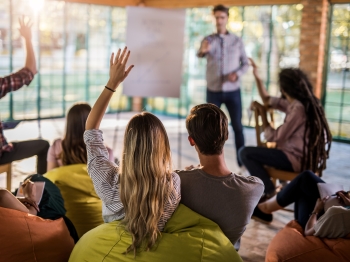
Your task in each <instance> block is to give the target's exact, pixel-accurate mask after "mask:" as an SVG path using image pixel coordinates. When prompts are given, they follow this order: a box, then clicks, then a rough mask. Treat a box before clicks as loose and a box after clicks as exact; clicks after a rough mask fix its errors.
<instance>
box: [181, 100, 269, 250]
mask: <svg viewBox="0 0 350 262" xmlns="http://www.w3.org/2000/svg"><path fill="white" fill-rule="evenodd" d="M186 128H187V131H188V133H189V137H188V139H189V142H190V144H191V146H194V147H195V149H196V151H197V153H198V156H199V159H200V164H201V168H200V169H194V170H189V171H180V172H177V173H178V174H179V176H180V179H181V203H183V204H185V205H186V206H187V207H189V208H190V209H192V210H193V211H195V212H197V213H199V214H201V215H202V216H205V217H207V218H209V219H211V220H213V221H214V222H216V223H217V224H218V225H219V226H220V228H221V229H222V231H223V232H224V234H225V235H226V236H227V237H228V238H229V239H230V241H231V242H232V244H236V242H237V240H239V239H240V237H241V236H242V234H243V233H244V231H245V228H246V225H247V224H248V223H249V221H250V218H251V215H252V213H253V210H254V208H255V206H256V205H257V203H258V201H259V199H260V197H261V195H262V193H263V191H264V184H263V182H262V181H261V180H260V179H259V178H257V177H252V176H251V177H244V176H239V175H236V174H234V173H232V172H231V171H230V170H229V169H228V168H227V166H226V163H225V158H224V154H223V147H224V144H225V142H226V140H227V138H228V120H227V117H226V116H225V114H224V113H223V112H222V111H221V110H220V108H218V107H217V106H215V105H213V104H202V105H198V106H195V107H194V108H192V110H191V112H190V114H189V115H188V117H187V119H186ZM235 247H236V249H238V245H235Z"/></svg>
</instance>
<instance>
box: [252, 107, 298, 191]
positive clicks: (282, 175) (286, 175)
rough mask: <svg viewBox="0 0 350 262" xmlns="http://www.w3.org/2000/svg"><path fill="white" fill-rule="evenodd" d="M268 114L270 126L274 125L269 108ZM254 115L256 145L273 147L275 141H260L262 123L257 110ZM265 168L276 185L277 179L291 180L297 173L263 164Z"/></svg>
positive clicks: (271, 111)
mask: <svg viewBox="0 0 350 262" xmlns="http://www.w3.org/2000/svg"><path fill="white" fill-rule="evenodd" d="M267 114H268V116H269V117H270V124H271V126H273V125H274V118H273V110H269V111H268V112H267ZM254 117H255V131H256V142H257V145H258V146H260V147H267V148H275V147H276V143H274V142H272V143H271V142H264V141H261V133H262V132H263V131H264V129H263V126H262V124H260V122H262V121H260V120H261V115H260V114H259V110H254ZM265 169H266V171H267V173H268V174H269V176H270V177H271V180H272V182H273V183H274V185H275V186H276V183H277V179H279V180H284V181H291V180H293V179H294V178H295V177H296V176H297V175H298V174H299V173H295V172H288V171H283V170H279V169H276V168H273V167H268V166H265Z"/></svg>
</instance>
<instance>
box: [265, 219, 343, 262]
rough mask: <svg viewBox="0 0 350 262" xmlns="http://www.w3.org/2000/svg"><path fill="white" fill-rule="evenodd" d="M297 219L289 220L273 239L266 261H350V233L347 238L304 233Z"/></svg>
mask: <svg viewBox="0 0 350 262" xmlns="http://www.w3.org/2000/svg"><path fill="white" fill-rule="evenodd" d="M303 231H304V230H303V228H302V227H301V226H300V225H299V224H298V222H297V221H295V220H293V221H291V222H289V223H288V224H287V225H286V226H285V227H284V228H283V229H282V230H281V231H279V232H278V233H277V235H276V236H275V237H274V238H273V239H272V241H271V243H270V245H269V246H268V248H267V251H266V258H265V261H266V262H276V261H288V262H297V261H298V262H300V261H307V262H313V261H314V262H320V261H337V262H343V261H344V262H345V261H350V234H349V235H347V236H346V237H345V238H333V239H330V238H319V237H314V236H307V237H305V236H304V235H303Z"/></svg>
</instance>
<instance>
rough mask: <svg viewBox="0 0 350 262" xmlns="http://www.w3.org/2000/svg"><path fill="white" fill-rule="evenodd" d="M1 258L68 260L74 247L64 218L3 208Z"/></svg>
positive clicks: (13, 261)
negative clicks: (39, 215)
mask: <svg viewBox="0 0 350 262" xmlns="http://www.w3.org/2000/svg"><path fill="white" fill-rule="evenodd" d="M0 236H1V237H0V261H4V262H5V261H6V262H24V261H25V262H67V261H68V259H69V255H70V253H71V252H72V250H73V247H74V240H73V238H71V236H70V234H69V231H68V228H67V226H66V224H65V222H64V220H63V218H59V219H56V220H49V219H42V218H40V217H38V216H33V215H30V214H28V213H25V212H21V211H18V210H13V209H8V208H2V207H0Z"/></svg>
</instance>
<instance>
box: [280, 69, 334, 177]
mask: <svg viewBox="0 0 350 262" xmlns="http://www.w3.org/2000/svg"><path fill="white" fill-rule="evenodd" d="M279 83H280V88H281V91H282V92H284V93H286V94H288V95H289V96H290V97H291V98H294V99H296V100H298V101H300V102H301V103H302V104H303V106H304V108H305V114H306V116H307V121H306V128H305V133H304V149H303V162H302V169H303V170H312V171H313V172H315V173H318V174H319V176H322V171H323V170H324V169H326V167H327V166H326V160H327V159H328V157H329V150H330V148H331V143H332V134H331V132H330V129H329V126H328V123H327V119H326V116H325V113H324V110H323V107H322V105H321V103H320V100H319V99H318V98H317V97H316V96H315V95H314V93H313V87H312V85H311V83H310V81H309V79H308V77H307V76H306V74H305V73H304V72H303V71H302V70H300V69H297V68H286V69H283V70H282V71H281V72H280V73H279ZM307 134H308V137H307ZM307 138H308V142H306V139H307Z"/></svg>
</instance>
